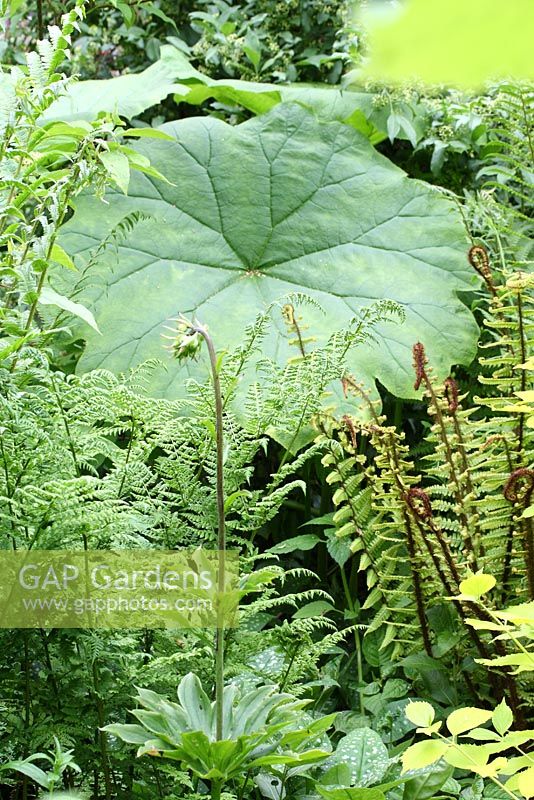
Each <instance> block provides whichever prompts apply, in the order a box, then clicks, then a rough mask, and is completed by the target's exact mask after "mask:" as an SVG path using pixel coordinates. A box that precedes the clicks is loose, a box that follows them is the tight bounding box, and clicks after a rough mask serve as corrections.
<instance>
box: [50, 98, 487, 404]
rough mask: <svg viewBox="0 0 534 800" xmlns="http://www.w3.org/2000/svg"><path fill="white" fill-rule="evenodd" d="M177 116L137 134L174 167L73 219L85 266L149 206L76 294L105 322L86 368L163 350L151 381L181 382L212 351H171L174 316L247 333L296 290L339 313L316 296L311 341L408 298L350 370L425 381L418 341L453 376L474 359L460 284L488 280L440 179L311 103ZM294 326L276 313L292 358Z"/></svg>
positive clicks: (138, 179) (397, 383)
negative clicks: (415, 172)
mask: <svg viewBox="0 0 534 800" xmlns="http://www.w3.org/2000/svg"><path fill="white" fill-rule="evenodd" d="M162 130H164V131H165V132H166V133H167V134H170V135H171V136H172V137H173V141H169V140H167V139H164V140H150V139H148V140H143V141H140V142H139V143H136V144H135V145H133V146H134V147H135V149H136V150H137V151H139V152H140V153H141V154H143V155H144V156H147V157H148V158H149V159H150V162H151V164H152V166H153V167H155V168H156V169H157V170H159V172H160V173H162V174H163V175H165V177H166V179H167V181H168V182H164V181H162V180H159V179H157V178H154V177H152V176H149V175H145V174H140V173H135V174H133V175H132V179H131V183H130V188H129V193H128V196H124V195H121V194H120V193H119V192H118V191H113V190H111V191H110V192H109V193H108V195H107V196H106V198H105V202H103V201H102V200H100V199H98V198H95V197H92V196H90V195H86V196H82V197H80V198H79V199H77V201H76V206H77V208H76V212H75V214H74V215H73V217H72V219H71V220H70V221H69V222H68V224H67V225H66V226H65V228H64V231H63V236H62V244H63V247H64V248H65V249H66V250H67V251H68V252H69V253H70V254H71V255H72V256H73V258H74V259H75V261H76V263H77V265H78V268H79V269H81V270H82V273H83V268H84V265H85V264H86V263H87V261H88V259H89V258H90V257H91V255H94V252H95V249H96V248H97V247H98V246H99V244H100V243H101V242H102V241H103V240H105V239H106V237H108V236H109V235H110V234H111V233H112V231H113V230H114V229H115V228H116V227H117V226H118V225H119V223H120V222H121V220H124V219H125V218H126V217H127V216H128V215H130V214H131V213H132V212H141V215H142V221H140V222H138V224H136V225H135V226H134V227H133V228H132V229H131V231H130V232H127V233H126V234H125V235H124V236H122V238H121V239H120V240H119V241H118V248H114V247H108V248H105V249H104V250H103V253H104V255H103V256H101V264H100V267H99V274H98V281H97V280H95V281H91V280H90V279H89V280H87V279H85V281H84V283H85V286H86V288H85V289H84V290H82V291H81V292H78V293H77V294H76V295H75V297H76V300H79V301H80V302H82V303H83V304H84V305H86V306H88V307H89V308H90V309H91V311H92V312H93V314H94V316H95V318H96V321H97V323H98V326H99V329H100V331H101V335H100V334H99V333H97V332H96V331H92V330H90V329H88V328H87V326H86V327H85V328H84V329H83V337H84V338H85V339H86V348H85V352H84V354H83V356H82V358H81V361H80V364H79V369H80V370H82V371H84V370H89V369H92V368H96V367H105V368H109V369H111V370H114V371H121V370H126V369H128V368H129V367H133V366H135V365H137V364H139V363H140V362H143V361H145V360H147V359H149V358H152V357H158V358H163V359H164V360H166V362H167V363H166V369H164V368H161V369H160V370H156V371H155V372H154V373H153V374H152V378H151V380H152V383H151V386H150V388H151V390H152V391H154V392H155V393H157V394H161V395H164V396H168V397H172V396H178V395H179V394H180V393H181V391H182V386H183V382H184V377H185V376H186V375H187V374H188V373H189V374H191V373H192V374H196V375H200V376H202V377H203V376H205V375H207V366H206V362H205V361H202V358H201V359H200V361H199V362H196V363H191V362H189V363H187V364H178V363H177V362H174V361H172V360H171V357H170V356H167V355H166V354H165V351H164V349H163V344H164V339H163V338H162V336H163V335H164V334H165V333H166V330H165V329H166V326H168V325H169V320H170V319H171V318H175V317H176V316H177V315H178V314H179V313H183V314H185V315H187V316H190V317H191V316H195V317H197V318H198V319H199V320H201V321H202V323H203V324H207V325H208V326H209V329H210V331H211V332H212V334H213V335H214V337H215V340H216V342H217V345H218V347H219V348H221V349H222V348H231V347H233V346H235V345H236V344H238V343H239V341H240V340H241V338H242V335H243V329H244V327H245V325H246V324H247V323H250V322H251V321H253V320H254V318H255V317H256V315H257V314H258V312H260V311H262V310H263V309H265V308H266V307H267V306H268V305H269V304H270V303H271V302H272V301H277V300H279V299H280V298H282V297H283V296H285V295H287V294H288V293H294V292H303V293H305V294H307V295H309V296H311V297H312V298H313V299H314V300H316V301H317V302H318V304H319V305H320V306H321V307H322V309H323V310H324V312H326V313H321V311H320V310H319V309H317V308H315V307H314V306H306V307H305V308H304V309H303V312H302V313H303V317H304V320H303V323H304V324H306V325H307V326H308V328H307V335H310V336H313V337H314V342H313V343H311V344H309V345H308V346H309V347H313V346H317V345H319V344H322V343H324V342H325V341H326V339H327V338H328V336H329V335H330V334H331V333H332V330H333V328H335V327H342V326H343V325H344V324H346V323H347V322H348V321H349V320H350V319H351V318H352V317H354V315H357V314H358V313H359V312H361V310H362V309H363V308H365V307H367V306H369V305H370V304H372V303H373V302H374V301H376V300H380V299H383V298H387V299H391V300H395V301H397V302H398V303H399V304H400V305H401V306H402V307H403V309H404V311H405V314H406V319H405V321H404V322H403V323H402V324H397V323H395V322H393V321H387V322H381V323H379V324H378V325H377V326H376V328H375V329H374V341H370V342H369V343H368V344H365V345H364V346H360V347H359V348H356V349H355V350H354V351H353V352H352V354H351V355H350V357H349V364H348V367H349V368H350V370H351V371H352V372H353V373H354V375H355V376H356V377H357V379H358V380H359V381H363V382H364V383H366V384H367V385H368V386H370V387H373V389H374V386H375V381H377V380H378V381H380V382H381V383H382V384H383V385H384V386H385V387H387V389H389V390H390V391H392V392H394V393H395V394H397V395H399V396H401V397H413V396H414V388H413V382H414V378H413V371H412V365H411V359H412V345H413V343H414V342H417V341H421V342H423V343H424V345H425V348H426V353H427V356H428V358H429V360H430V362H431V363H432V365H433V366H434V368H435V370H436V371H437V372H438V373H439V374H441V375H444V374H446V373H447V372H448V370H449V368H450V366H451V364H453V363H460V364H467V363H469V362H470V360H471V359H472V357H473V355H474V351H475V345H476V339H477V326H476V324H475V321H474V319H473V317H472V315H471V313H470V311H469V310H468V308H467V307H466V305H465V304H464V303H463V302H462V300H461V298H460V297H459V293H461V292H465V291H469V290H470V289H471V290H472V288H473V286H474V285H475V284H476V280H477V279H476V276H474V275H473V274H472V273H471V270H470V267H469V265H468V262H467V258H466V248H467V244H466V238H465V233H464V230H463V226H462V223H461V220H460V218H459V214H458V212H457V210H456V208H455V205H454V203H453V202H451V201H450V200H449V199H447V198H446V197H444V196H443V195H442V194H441V193H440V192H439V190H437V189H435V188H434V187H431V186H429V185H428V184H425V183H422V182H419V181H417V180H412V179H410V178H408V177H407V176H406V174H405V173H404V172H403V171H402V170H401V169H399V168H398V167H396V166H395V165H393V164H392V163H391V162H390V161H389V160H388V159H387V158H385V157H384V156H382V155H380V154H379V153H377V152H376V151H375V150H374V149H373V147H372V146H371V145H370V144H369V142H368V141H367V140H366V139H365V138H364V137H363V136H362V135H361V134H359V133H358V132H357V131H355V130H353V129H352V128H350V127H349V126H346V125H342V124H340V123H337V122H330V123H325V122H319V121H318V120H317V119H316V118H315V117H314V115H313V114H312V113H311V112H310V111H309V110H306V109H304V108H303V107H302V106H300V105H298V104H291V103H290V104H281V105H279V106H277V107H276V108H274V109H273V110H272V111H270V112H269V113H267V114H264V115H262V116H259V117H256V118H254V119H251V120H249V121H247V122H245V123H243V124H241V125H238V126H231V125H228V124H226V123H224V122H222V121H221V120H219V119H216V118H214V117H194V118H189V119H185V120H181V121H178V122H171V123H167V124H166V125H164V126H162ZM70 274H71V273H69V275H70ZM69 279H70V278H69ZM72 280H76V278H74V279H72ZM62 288H64V287H62ZM72 288H73V287H72V286H71V290H72ZM290 338H291V336H290V334H289V333H288V331H287V329H286V326H285V325H284V323H283V320H282V315H281V314H279V315H278V316H276V314H275V322H274V325H273V326H272V329H271V331H270V333H269V335H268V338H267V340H266V341H265V343H264V351H265V353H266V354H267V355H270V356H273V357H275V358H276V359H279V360H280V361H282V362H283V361H285V360H286V359H287V358H288V356H290V355H296V352H295V349H294V347H290V345H289V340H290Z"/></svg>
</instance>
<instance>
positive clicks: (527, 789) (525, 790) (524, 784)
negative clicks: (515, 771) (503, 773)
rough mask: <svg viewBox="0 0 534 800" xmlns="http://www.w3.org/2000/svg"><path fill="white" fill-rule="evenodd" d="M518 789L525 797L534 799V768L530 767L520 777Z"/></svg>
mask: <svg viewBox="0 0 534 800" xmlns="http://www.w3.org/2000/svg"><path fill="white" fill-rule="evenodd" d="M517 788H518V789H519V791H520V792H521V794H522V795H523V797H527V798H528V797H534V767H530V769H526V770H525V771H524V772H521V773H520V774H519V775H518V778H517Z"/></svg>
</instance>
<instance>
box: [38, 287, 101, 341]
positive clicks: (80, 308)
mask: <svg viewBox="0 0 534 800" xmlns="http://www.w3.org/2000/svg"><path fill="white" fill-rule="evenodd" d="M39 302H40V303H41V305H43V306H57V308H61V309H62V310H63V311H67V312H68V313H69V314H72V315H73V316H75V317H78V319H81V320H83V321H84V322H86V323H87V325H90V326H91V328H92V329H93V330H94V331H96V332H97V333H98V334H99V333H100V331H99V329H98V325H97V324H96V320H95V318H94V316H93V314H92V313H91V311H89V309H88V308H86V307H85V306H84V305H82V304H81V303H75V302H74V301H73V300H69V298H68V297H64V296H63V295H61V294H58V292H56V291H55V290H54V289H52V287H51V286H44V287H43V288H42V290H41V294H40V295H39Z"/></svg>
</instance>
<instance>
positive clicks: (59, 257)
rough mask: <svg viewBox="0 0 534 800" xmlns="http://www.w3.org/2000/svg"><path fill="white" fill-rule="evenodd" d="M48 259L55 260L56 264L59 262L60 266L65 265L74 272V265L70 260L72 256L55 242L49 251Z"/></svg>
mask: <svg viewBox="0 0 534 800" xmlns="http://www.w3.org/2000/svg"><path fill="white" fill-rule="evenodd" d="M50 260H51V261H55V262H56V264H61V266H62V267H66V268H67V269H71V270H73V272H76V267H75V266H74V263H73V261H72V258H71V257H70V256H69V254H68V253H66V252H65V251H64V250H63V248H62V247H60V245H59V244H57V242H56V243H55V244H54V245H52V250H51V251H50Z"/></svg>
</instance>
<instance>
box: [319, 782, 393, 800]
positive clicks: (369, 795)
mask: <svg viewBox="0 0 534 800" xmlns="http://www.w3.org/2000/svg"><path fill="white" fill-rule="evenodd" d="M316 788H317V791H318V792H319V794H320V795H321V797H326V798H327V800H385V794H384V792H382V791H381V790H380V789H379V788H378V787H373V788H371V789H356V788H346V789H328V788H327V787H326V786H320V785H319V784H317V787H316Z"/></svg>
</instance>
